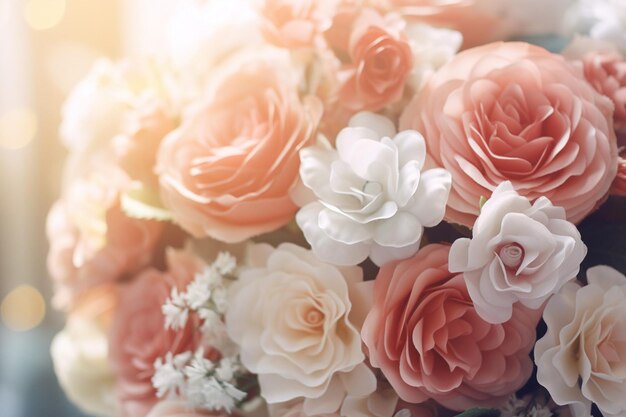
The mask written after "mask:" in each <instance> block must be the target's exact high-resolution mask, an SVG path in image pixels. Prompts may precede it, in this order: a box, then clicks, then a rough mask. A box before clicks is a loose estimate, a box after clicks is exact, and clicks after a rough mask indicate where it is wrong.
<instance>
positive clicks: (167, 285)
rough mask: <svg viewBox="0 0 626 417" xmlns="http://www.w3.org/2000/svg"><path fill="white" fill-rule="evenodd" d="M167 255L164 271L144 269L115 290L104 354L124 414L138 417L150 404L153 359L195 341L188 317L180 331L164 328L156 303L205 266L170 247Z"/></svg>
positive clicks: (159, 304) (187, 348) (190, 348)
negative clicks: (106, 353)
mask: <svg viewBox="0 0 626 417" xmlns="http://www.w3.org/2000/svg"><path fill="white" fill-rule="evenodd" d="M167 255H168V256H167V260H168V270H167V272H159V271H157V270H154V269H149V270H146V271H144V272H143V273H141V274H140V275H138V276H137V277H136V278H134V279H133V281H131V282H130V283H128V284H126V285H124V286H121V287H120V289H119V301H118V307H117V311H116V313H115V316H114V318H113V323H112V327H111V332H110V336H109V344H110V354H109V355H110V360H111V364H112V367H113V370H114V372H115V374H116V376H117V389H116V391H117V398H118V401H119V403H120V409H121V411H122V413H123V415H124V416H128V417H143V416H145V415H146V414H148V412H149V411H150V409H151V408H152V406H154V404H156V402H157V397H156V391H155V389H154V387H153V385H152V381H151V379H152V376H153V375H154V363H155V361H156V359H158V358H162V357H164V356H165V355H166V354H167V353H168V352H171V353H172V354H173V355H176V354H178V353H182V352H186V351H194V350H195V349H196V348H197V347H198V345H199V342H200V340H199V339H200V332H197V331H196V330H197V329H196V327H197V325H198V323H197V320H195V318H194V316H190V318H189V320H188V321H187V323H186V325H185V326H184V327H183V328H182V329H181V330H178V331H174V330H172V329H166V328H165V318H164V315H163V313H162V311H161V307H162V306H163V304H164V303H165V301H166V300H167V298H168V297H169V296H170V293H171V290H172V289H173V288H177V289H178V290H184V289H185V287H186V285H187V284H188V283H190V282H191V281H192V280H193V278H194V275H195V274H196V273H197V272H199V271H200V270H202V269H203V268H204V267H205V264H204V263H203V262H202V261H201V260H200V259H199V258H197V257H195V256H194V255H192V254H190V253H187V252H185V251H174V250H170V251H169V252H168V254H167Z"/></svg>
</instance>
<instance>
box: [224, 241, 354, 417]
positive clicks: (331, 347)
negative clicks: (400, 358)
mask: <svg viewBox="0 0 626 417" xmlns="http://www.w3.org/2000/svg"><path fill="white" fill-rule="evenodd" d="M249 258H250V261H249V262H250V264H251V267H250V268H248V269H246V270H244V271H243V272H242V273H241V275H240V277H239V280H238V281H237V282H235V283H233V284H232V286H231V287H230V291H229V301H230V303H229V304H230V308H229V309H228V312H227V314H226V327H227V330H228V335H229V336H230V337H231V339H232V340H233V341H235V343H237V344H238V345H239V347H240V349H241V363H242V364H243V366H245V367H246V368H247V369H248V370H250V371H251V372H253V373H256V374H258V376H259V384H260V387H261V395H262V396H263V398H265V400H266V401H267V402H268V403H279V402H284V401H289V400H292V399H295V398H298V397H305V398H306V399H307V400H308V399H319V398H320V397H322V396H324V395H325V394H328V395H329V396H330V397H332V402H331V401H326V402H323V404H326V406H330V405H332V406H339V405H340V402H341V397H342V396H341V395H340V394H341V393H342V392H344V390H343V388H342V386H343V385H342V383H341V379H339V380H338V379H337V378H340V377H339V375H340V374H343V373H349V372H350V371H353V370H354V369H355V368H356V367H357V366H358V365H359V364H362V363H363V360H364V359H365V356H364V354H363V352H362V350H361V338H360V335H359V331H358V328H357V327H356V326H355V324H354V322H353V321H352V320H351V318H350V314H354V313H355V312H356V311H360V309H361V308H362V307H363V306H360V305H359V304H358V300H357V299H356V298H354V297H350V294H349V291H350V289H351V288H352V289H354V288H355V287H356V286H357V285H358V283H360V282H362V273H361V271H360V269H359V268H356V267H351V268H343V269H341V270H340V269H338V268H337V267H334V266H332V265H329V264H325V263H323V262H321V261H320V260H318V259H317V258H316V257H315V256H314V255H313V253H312V252H311V251H308V250H306V249H304V248H301V247H298V246H296V245H293V244H290V243H284V244H282V245H280V246H278V247H277V248H276V249H274V248H272V247H271V246H269V245H265V244H259V245H254V246H252V247H251V249H250V255H249ZM353 303H354V304H353ZM355 381H356V382H359V383H361V381H360V380H359V378H355ZM352 388H355V387H352ZM333 394H335V395H333ZM337 401H338V402H339V404H338V403H337ZM333 411H334V410H333Z"/></svg>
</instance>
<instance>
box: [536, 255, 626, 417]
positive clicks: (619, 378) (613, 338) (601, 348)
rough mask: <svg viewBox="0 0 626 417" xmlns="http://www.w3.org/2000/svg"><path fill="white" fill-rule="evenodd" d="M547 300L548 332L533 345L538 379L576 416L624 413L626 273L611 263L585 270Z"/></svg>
mask: <svg viewBox="0 0 626 417" xmlns="http://www.w3.org/2000/svg"><path fill="white" fill-rule="evenodd" d="M587 281H588V282H589V284H588V285H587V286H584V287H581V286H580V285H578V284H577V283H574V282H571V283H568V284H567V285H565V286H564V287H563V288H562V290H561V292H560V293H558V294H556V295H555V296H554V297H552V298H551V299H550V301H549V302H548V304H547V306H546V309H545V310H544V313H543V318H544V320H545V322H546V324H547V326H548V330H547V332H546V334H545V335H544V336H543V337H542V338H541V339H539V341H537V344H536V345H535V362H536V363H537V380H538V381H539V383H540V384H541V385H543V386H544V387H546V388H547V389H548V391H549V392H550V395H551V397H552V398H553V400H554V402H555V403H557V404H559V405H565V404H570V409H571V411H572V414H573V415H574V417H587V416H590V415H591V404H592V403H595V404H596V405H597V406H598V408H599V409H600V411H601V412H602V414H603V415H604V416H605V417H609V416H615V417H617V416H624V415H626V373H625V372H624V369H625V368H624V365H625V364H626V320H624V317H626V303H625V302H624V300H626V277H625V276H624V275H623V274H621V273H619V272H618V271H616V270H614V269H612V268H610V267H607V266H596V267H593V268H590V269H589V270H588V271H587Z"/></svg>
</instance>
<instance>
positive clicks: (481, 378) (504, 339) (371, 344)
mask: <svg viewBox="0 0 626 417" xmlns="http://www.w3.org/2000/svg"><path fill="white" fill-rule="evenodd" d="M449 250H450V248H449V247H448V246H444V245H436V244H433V245H428V246H425V247H424V248H423V249H422V250H420V251H419V252H418V253H417V255H415V256H414V257H412V258H409V259H407V260H404V261H400V262H395V263H390V264H387V265H385V266H383V267H382V268H381V270H380V272H379V274H378V277H377V278H376V281H375V283H374V306H373V308H372V310H371V311H370V313H369V314H368V316H367V318H366V320H365V323H364V325H363V330H362V332H361V335H362V337H363V341H364V342H365V344H366V345H367V348H368V349H369V358H370V361H371V363H372V365H373V366H375V367H378V368H380V369H381V371H382V372H383V374H384V375H385V376H386V377H387V379H388V380H389V382H390V383H391V386H392V387H393V388H394V389H395V390H396V392H397V393H398V395H399V396H400V398H401V399H402V400H404V401H407V402H410V403H417V402H423V401H426V400H427V399H429V398H433V399H434V400H435V401H437V402H439V403H440V404H442V405H444V406H445V407H448V408H450V409H453V410H462V409H466V408H470V407H476V406H494V405H498V404H499V403H502V402H503V401H505V400H506V399H507V397H508V396H509V395H510V394H512V393H513V392H515V391H516V390H518V389H519V388H520V387H521V386H522V385H524V383H525V382H526V381H527V380H528V378H529V377H530V375H531V372H532V368H533V364H532V361H531V360H530V357H529V356H528V354H529V352H530V351H531V349H532V346H533V344H534V341H535V327H536V325H537V322H538V319H539V317H538V314H533V313H530V312H529V311H528V310H526V309H524V308H516V309H515V311H514V313H513V317H512V318H511V320H510V321H508V322H506V323H502V324H490V323H487V322H485V321H484V320H482V319H481V318H480V316H479V315H478V313H477V312H476V310H475V309H474V306H473V304H472V301H471V299H470V297H469V294H468V291H467V288H466V286H465V282H464V280H463V275H462V274H452V273H450V272H449V271H448V253H449Z"/></svg>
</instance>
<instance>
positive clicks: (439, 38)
mask: <svg viewBox="0 0 626 417" xmlns="http://www.w3.org/2000/svg"><path fill="white" fill-rule="evenodd" d="M404 33H405V34H406V36H407V38H408V40H409V45H410V46H411V52H412V53H413V69H412V70H411V78H410V83H411V84H412V86H413V88H414V89H415V90H418V89H419V88H420V87H421V85H422V83H423V82H424V81H425V80H426V79H427V78H428V77H429V76H430V75H431V74H432V73H433V72H435V71H436V70H437V69H438V68H439V67H441V66H442V65H443V64H445V63H447V62H448V61H450V60H451V59H452V57H453V56H454V55H455V54H456V53H457V52H458V50H459V48H460V47H461V44H462V43H463V35H461V33H459V32H457V31H455V30H451V29H447V28H437V27H434V26H430V25H426V24H423V23H408V24H407V26H406V28H405V29H404Z"/></svg>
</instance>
